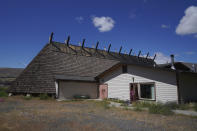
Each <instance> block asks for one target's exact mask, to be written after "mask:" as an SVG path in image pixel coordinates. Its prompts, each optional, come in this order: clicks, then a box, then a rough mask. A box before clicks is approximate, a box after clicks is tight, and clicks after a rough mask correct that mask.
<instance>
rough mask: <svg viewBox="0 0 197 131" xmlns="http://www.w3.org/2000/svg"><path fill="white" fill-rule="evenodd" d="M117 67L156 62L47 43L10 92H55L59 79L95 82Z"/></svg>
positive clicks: (148, 64) (92, 49) (145, 64)
mask: <svg viewBox="0 0 197 131" xmlns="http://www.w3.org/2000/svg"><path fill="white" fill-rule="evenodd" d="M116 64H137V65H144V66H153V65H154V64H155V62H154V61H153V60H152V59H146V58H143V57H137V56H130V55H128V54H122V53H120V54H119V53H115V52H107V51H104V50H100V49H97V50H96V49H94V48H88V47H84V48H83V47H81V46H76V45H71V44H69V45H66V44H64V43H60V42H52V43H49V44H46V45H45V47H44V48H43V49H42V50H41V51H40V52H39V53H38V55H37V56H36V57H35V58H34V59H33V60H32V61H31V62H30V64H29V65H28V66H27V67H26V68H25V70H24V71H23V72H22V73H21V75H20V76H19V77H18V78H17V79H16V81H15V82H14V83H13V84H12V87H11V88H10V92H14V93H17V92H18V93H55V83H54V82H55V80H56V79H57V76H73V77H72V78H74V76H77V77H78V78H82V77H84V78H93V79H95V78H96V76H98V75H99V74H100V73H102V72H104V71H106V70H108V69H109V68H111V67H113V66H114V65H116ZM69 78H70V77H69ZM91 80H92V79H91Z"/></svg>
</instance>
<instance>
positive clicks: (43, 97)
mask: <svg viewBox="0 0 197 131" xmlns="http://www.w3.org/2000/svg"><path fill="white" fill-rule="evenodd" d="M47 99H49V96H48V94H46V93H44V94H40V100H47Z"/></svg>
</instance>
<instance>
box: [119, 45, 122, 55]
mask: <svg viewBox="0 0 197 131" xmlns="http://www.w3.org/2000/svg"><path fill="white" fill-rule="evenodd" d="M121 51H122V46H121V47H120V50H119V54H120V53H121Z"/></svg>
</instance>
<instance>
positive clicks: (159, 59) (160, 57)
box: [152, 52, 171, 64]
mask: <svg viewBox="0 0 197 131" xmlns="http://www.w3.org/2000/svg"><path fill="white" fill-rule="evenodd" d="M155 54H156V58H155V62H156V63H157V64H166V63H169V62H170V61H171V59H170V56H166V55H164V54H163V53H162V52H156V53H155ZM152 58H153V57H152Z"/></svg>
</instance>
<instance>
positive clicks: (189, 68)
mask: <svg viewBox="0 0 197 131" xmlns="http://www.w3.org/2000/svg"><path fill="white" fill-rule="evenodd" d="M158 66H159V67H162V68H171V63H167V64H160V65H158ZM174 66H175V69H176V70H179V71H186V72H197V64H196V63H186V62H175V63H174ZM193 66H194V67H193Z"/></svg>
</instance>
